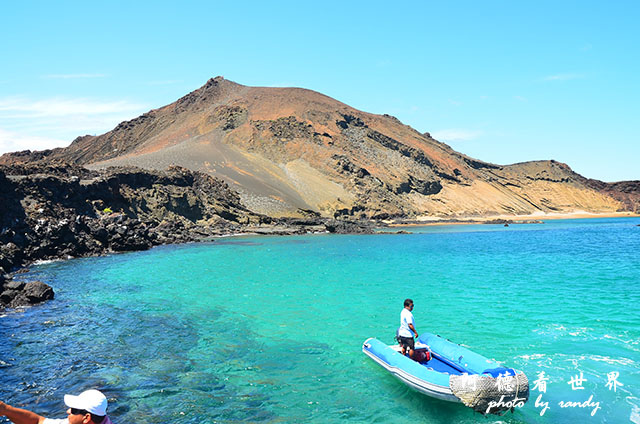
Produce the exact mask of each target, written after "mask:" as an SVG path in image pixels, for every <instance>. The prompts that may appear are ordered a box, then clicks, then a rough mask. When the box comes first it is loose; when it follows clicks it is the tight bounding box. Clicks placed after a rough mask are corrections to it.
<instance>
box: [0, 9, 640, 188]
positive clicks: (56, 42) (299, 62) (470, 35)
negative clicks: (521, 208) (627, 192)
mask: <svg viewBox="0 0 640 424" xmlns="http://www.w3.org/2000/svg"><path fill="white" fill-rule="evenodd" d="M94 3H95V4H94ZM305 3H306V4H305ZM639 20H640V2H638V1H615V2H601V1H536V2H525V1H484V2H480V1H457V2H456V1H453V2H431V1H424V2H415V3H413V2H404V3H400V4H399V5H392V4H391V3H390V2H377V1H368V2H332V1H323V2H315V3H312V2H299V1H298V2H238V1H236V2H213V1H203V2H195V1H193V2H190V1H184V2H180V3H178V2H163V1H154V2H141V1H140V2H118V1H109V2H86V1H83V2H71V1H67V2H50V1H47V2H44V1H43V2H33V1H23V2H5V3H4V4H3V6H2V13H0V37H1V38H0V39H1V40H2V42H1V43H0V153H2V152H6V151H13V150H22V149H32V150H34V149H42V148H46V147H53V146H64V145H68V144H69V143H70V142H71V141H72V140H73V139H74V138H75V137H76V136H78V135H84V134H101V133H103V132H106V131H109V130H110V129H112V128H113V127H115V126H116V125H117V124H118V123H119V122H120V121H123V120H126V119H131V118H134V117H136V116H138V115H139V114H141V113H143V112H146V111H148V110H149V109H152V108H157V107H160V106H163V105H165V104H168V103H171V102H173V101H175V100H176V99H178V98H179V97H181V96H183V95H184V94H186V93H188V92H190V91H192V90H194V89H196V88H198V87H200V86H201V85H203V84H204V83H205V82H206V80H207V79H208V78H211V77H214V76H217V75H222V76H224V77H225V78H227V79H229V80H232V81H235V82H238V83H240V84H245V85H256V86H296V87H304V88H309V89H312V90H316V91H319V92H321V93H324V94H326V95H329V96H331V97H334V98H336V99H338V100H340V101H342V102H344V103H347V104H349V105H351V106H353V107H355V108H357V109H360V110H363V111H367V112H372V113H388V114H391V115H394V116H396V117H398V118H399V119H400V120H401V121H403V122H404V123H405V124H408V125H411V126H412V127H414V128H415V129H417V130H418V131H420V132H425V131H428V132H430V133H431V134H432V135H433V136H434V137H436V138H437V139H439V140H441V141H444V142H446V143H448V144H450V145H451V146H452V147H453V148H454V149H456V150H458V151H460V152H462V153H465V154H468V155H470V156H473V157H475V158H478V159H482V160H485V161H489V162H494V163H498V164H508V163H515V162H523V161H527V160H538V159H555V160H558V161H561V162H565V163H567V164H569V165H570V166H571V167H572V168H573V169H574V170H575V171H576V172H579V173H581V174H583V175H585V176H587V177H591V178H597V179H601V180H605V181H618V180H628V179H640V167H639V166H638V165H637V162H638V158H640V140H639V137H638V134H640V119H638V115H639V112H640V104H639V100H638V99H639V98H640V81H639V76H640V54H639V48H638V46H639V45H640V30H638V24H637V22H638V21H639Z"/></svg>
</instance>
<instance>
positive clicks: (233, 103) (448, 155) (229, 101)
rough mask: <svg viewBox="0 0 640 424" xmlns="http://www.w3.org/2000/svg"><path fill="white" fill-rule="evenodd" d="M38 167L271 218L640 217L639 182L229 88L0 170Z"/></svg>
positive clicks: (279, 93) (208, 90)
mask: <svg viewBox="0 0 640 424" xmlns="http://www.w3.org/2000/svg"><path fill="white" fill-rule="evenodd" d="M34 159H56V160H62V161H66V162H72V163H75V164H79V165H83V166H85V167H88V168H90V169H97V168H104V167H108V166H138V167H141V168H146V169H157V170H165V169H167V168H168V167H169V166H171V165H177V166H181V167H184V168H188V169H191V170H193V171H202V172H206V173H209V174H211V175H213V176H215V177H218V178H220V179H222V180H224V181H226V182H227V183H228V184H229V186H230V187H231V188H232V189H234V190H236V191H237V192H238V193H239V194H240V197H241V199H242V201H243V203H244V204H245V205H246V206H247V207H248V208H249V209H250V210H252V211H254V212H257V213H261V214H265V215H269V216H273V217H279V216H301V215H305V214H311V215H317V214H320V215H322V216H327V217H343V216H344V217H346V216H350V217H354V218H388V217H417V216H423V215H432V216H442V217H457V216H458V217H459V216H487V215H495V214H531V213H534V212H537V211H543V212H573V211H576V210H581V211H587V212H615V211H623V210H632V211H633V210H636V211H637V210H638V184H637V182H632V184H631V191H630V193H631V194H629V193H627V194H624V195H621V194H620V189H619V188H616V187H614V186H612V185H611V184H608V183H602V182H600V181H594V180H588V179H586V178H584V177H582V176H580V175H578V174H576V173H574V172H573V171H572V170H571V169H570V168H569V167H568V166H567V165H565V164H562V163H559V162H556V161H553V160H551V161H536V162H526V163H519V164H514V165H505V166H502V165H495V164H491V163H486V162H483V161H480V160H477V159H473V158H470V157H468V156H465V155H463V154H461V153H458V152H456V151H454V150H453V149H451V147H449V146H448V145H446V144H444V143H441V142H439V141H437V140H435V139H433V138H432V137H431V136H430V135H429V133H424V134H421V133H419V132H418V131H416V130H414V129H413V128H411V127H409V126H407V125H404V124H402V122H400V121H399V120H398V119H396V118H394V117H392V116H389V115H374V114H370V113H366V112H362V111H359V110H356V109H354V108H352V107H350V106H348V105H346V104H343V103H341V102H339V101H337V100H335V99H332V98H330V97H327V96H325V95H322V94H320V93H317V92H314V91H311V90H306V89H301V88H267V87H248V86H244V85H240V84H237V83H234V82H231V81H228V80H225V79H224V78H222V77H216V78H213V79H211V80H209V81H207V83H206V84H205V85H204V86H202V87H201V88H199V89H197V90H195V91H193V92H191V93H189V94H187V95H186V96H184V97H182V98H181V99H179V100H177V101H176V102H174V103H172V104H170V105H167V106H164V107H162V108H159V109H154V110H151V111H149V112H147V113H145V114H143V115H141V116H139V117H137V118H135V119H133V120H131V121H126V122H122V123H120V124H119V125H118V126H117V127H116V128H115V129H113V130H112V131H110V132H108V133H105V134H102V135H99V136H83V137H78V138H77V139H76V140H74V141H73V143H72V144H71V145H70V146H69V147H67V148H59V149H54V150H49V151H44V152H33V153H32V152H28V151H27V152H21V153H14V154H7V155H4V156H3V157H2V158H0V163H5V164H11V163H16V162H20V161H25V160H34ZM625 187H626V186H625ZM629 199H631V200H629Z"/></svg>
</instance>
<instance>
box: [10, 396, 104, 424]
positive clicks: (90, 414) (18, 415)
mask: <svg viewBox="0 0 640 424" xmlns="http://www.w3.org/2000/svg"><path fill="white" fill-rule="evenodd" d="M64 403H65V404H66V405H67V406H68V407H69V409H67V418H64V419H60V420H53V419H51V418H45V417H43V416H40V415H38V414H36V413H35V412H31V411H27V410H26V409H20V408H14V407H13V406H10V405H7V404H6V403H4V402H0V416H5V417H7V418H9V420H11V422H13V423H15V424H67V423H68V424H80V423H82V424H112V423H111V420H110V419H109V417H108V416H107V398H106V397H105V396H104V395H103V394H102V393H101V392H99V391H98V390H87V391H84V392H82V393H80V394H79V395H78V396H73V395H64Z"/></svg>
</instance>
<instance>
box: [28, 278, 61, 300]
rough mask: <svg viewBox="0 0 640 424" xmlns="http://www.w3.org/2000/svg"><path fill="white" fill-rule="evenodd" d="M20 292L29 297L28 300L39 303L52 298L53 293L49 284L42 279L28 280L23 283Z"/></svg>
mask: <svg viewBox="0 0 640 424" xmlns="http://www.w3.org/2000/svg"><path fill="white" fill-rule="evenodd" d="M22 293H23V294H24V295H25V296H26V297H27V299H29V302H30V303H32V304H34V303H40V302H44V301H45V300H51V299H53V296H54V293H53V289H52V288H51V286H49V285H48V284H45V283H43V282H42V281H30V282H28V283H27V284H25V286H24V289H23V291H22Z"/></svg>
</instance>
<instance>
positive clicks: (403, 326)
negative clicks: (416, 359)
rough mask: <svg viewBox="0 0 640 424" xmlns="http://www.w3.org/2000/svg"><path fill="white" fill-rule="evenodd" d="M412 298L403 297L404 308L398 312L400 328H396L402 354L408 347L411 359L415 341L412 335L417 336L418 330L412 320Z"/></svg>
mask: <svg viewBox="0 0 640 424" xmlns="http://www.w3.org/2000/svg"><path fill="white" fill-rule="evenodd" d="M411 311H413V300H411V299H405V301H404V309H402V312H400V328H399V329H398V342H400V346H402V354H403V355H405V354H406V353H407V348H408V349H409V357H410V358H411V359H413V351H414V349H415V343H414V341H413V337H414V335H415V337H416V338H417V337H418V332H417V331H416V327H415V325H414V322H413V314H412V313H411Z"/></svg>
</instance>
